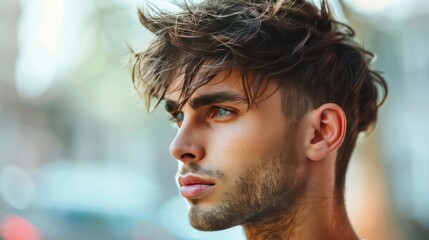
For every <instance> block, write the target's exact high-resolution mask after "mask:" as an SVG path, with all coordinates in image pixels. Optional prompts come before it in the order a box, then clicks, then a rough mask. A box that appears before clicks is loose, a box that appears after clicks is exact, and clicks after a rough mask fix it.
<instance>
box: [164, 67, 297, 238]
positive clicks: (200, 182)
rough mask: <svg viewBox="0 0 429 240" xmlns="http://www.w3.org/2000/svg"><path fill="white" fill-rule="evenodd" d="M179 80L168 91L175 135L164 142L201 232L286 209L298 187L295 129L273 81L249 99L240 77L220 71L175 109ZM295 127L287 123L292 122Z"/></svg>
mask: <svg viewBox="0 0 429 240" xmlns="http://www.w3.org/2000/svg"><path fill="white" fill-rule="evenodd" d="M181 84H182V81H181V79H180V78H179V79H176V80H175V81H174V82H173V83H172V84H171V86H170V87H169V88H168V90H167V94H166V109H167V111H169V112H170V113H171V114H172V115H173V117H174V118H175V120H176V123H177V126H178V133H177V136H176V137H175V139H174V140H173V142H172V143H171V146H170V153H171V155H172V156H173V157H174V158H175V159H177V160H178V162H179V170H178V173H177V181H178V185H179V188H180V193H181V195H182V196H183V197H184V198H185V199H186V200H187V201H188V202H189V204H190V211H189V220H190V222H191V224H192V226H193V227H195V228H197V229H200V230H221V229H225V228H229V227H232V226H235V225H240V224H246V223H251V222H254V221H260V220H263V219H265V218H268V217H275V216H276V214H280V212H282V213H283V214H284V212H285V211H288V210H290V209H291V208H292V206H293V205H294V204H295V203H296V202H297V200H298V196H299V195H300V194H301V193H302V191H303V186H304V177H303V176H304V172H303V171H304V170H303V166H302V165H303V164H302V160H300V159H302V157H301V156H300V151H299V150H300V144H299V142H300V137H299V136H300V131H301V130H300V129H299V124H298V125H297V126H295V125H292V124H290V122H289V121H288V119H287V118H286V117H285V116H284V114H283V112H282V104H281V97H282V96H281V95H282V94H281V93H280V91H279V90H277V87H276V86H275V85H274V84H273V83H267V88H266V89H265V88H264V87H263V88H262V89H264V90H265V91H261V92H258V93H256V94H257V95H256V96H258V100H257V105H248V103H247V99H246V95H245V92H244V89H243V86H242V81H241V76H240V75H239V74H238V73H237V72H233V73H232V74H231V75H230V76H228V77H227V78H225V77H224V76H223V74H219V75H218V76H217V77H215V78H214V79H213V80H212V81H211V82H209V83H208V84H206V85H204V86H202V87H200V88H199V89H197V90H196V92H195V93H193V95H192V96H191V98H190V99H189V100H188V101H187V102H186V103H185V105H184V106H183V107H182V108H181V109H178V108H177V106H178V102H179V101H180V99H179V95H180V90H181ZM292 126H294V127H292Z"/></svg>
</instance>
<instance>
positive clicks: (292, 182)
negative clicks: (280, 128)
mask: <svg viewBox="0 0 429 240" xmlns="http://www.w3.org/2000/svg"><path fill="white" fill-rule="evenodd" d="M294 136H295V135H293V136H292V134H290V133H289V135H286V136H285V142H282V143H279V145H278V146H276V147H274V148H273V149H270V151H267V152H266V153H265V154H264V156H262V157H260V159H259V160H258V161H257V164H256V166H249V167H248V168H247V170H246V171H244V173H243V174H242V175H241V176H239V177H237V178H236V180H235V181H234V184H233V187H231V189H229V190H228V191H226V192H225V193H224V194H223V197H222V199H221V200H220V201H219V203H218V204H216V205H215V206H205V205H204V204H200V203H199V200H194V201H193V202H192V204H191V209H190V211H189V221H190V223H191V225H192V226H193V227H194V228H196V229H199V230H202V231H217V230H223V229H227V228H231V227H234V226H237V225H242V224H245V223H254V222H259V221H264V220H265V219H269V218H273V217H276V215H279V214H282V215H284V214H287V212H288V211H289V210H290V209H291V208H292V207H293V206H294V205H295V204H296V203H297V202H298V200H299V196H300V195H301V193H302V192H303V185H304V180H303V174H302V171H301V170H300V168H299V163H298V160H297V158H296V157H297V154H296V150H295V147H294V145H293V144H292V143H294V140H295V139H294Z"/></svg>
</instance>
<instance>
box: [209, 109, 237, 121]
mask: <svg viewBox="0 0 429 240" xmlns="http://www.w3.org/2000/svg"><path fill="white" fill-rule="evenodd" d="M213 113H214V116H213V117H214V118H218V119H226V118H229V117H230V115H231V114H232V112H231V111H230V110H228V109H225V108H221V107H218V108H216V109H215V111H214V112H213Z"/></svg>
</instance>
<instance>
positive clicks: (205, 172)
mask: <svg viewBox="0 0 429 240" xmlns="http://www.w3.org/2000/svg"><path fill="white" fill-rule="evenodd" d="M187 173H193V174H197V175H202V176H210V177H214V178H219V179H223V178H225V175H224V174H223V173H222V172H221V171H219V170H210V169H204V168H202V167H201V166H200V165H198V164H195V163H190V164H189V165H182V167H181V168H180V169H179V171H178V174H180V175H185V174H187Z"/></svg>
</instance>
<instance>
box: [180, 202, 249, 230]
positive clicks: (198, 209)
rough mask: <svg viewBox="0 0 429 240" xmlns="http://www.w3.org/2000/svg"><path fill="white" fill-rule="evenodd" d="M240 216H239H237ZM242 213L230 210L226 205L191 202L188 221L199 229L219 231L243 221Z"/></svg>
mask: <svg viewBox="0 0 429 240" xmlns="http://www.w3.org/2000/svg"><path fill="white" fill-rule="evenodd" d="M239 216H240V217H239ZM242 216H243V214H242V213H241V212H240V213H239V212H236V211H234V210H231V209H230V208H229V207H228V206H223V205H218V206H207V205H202V204H198V203H196V204H194V203H192V204H191V208H190V210H189V222H190V224H191V225H192V227H193V228H195V229H198V230H200V231H220V230H225V229H228V228H232V227H235V226H237V225H240V224H242V223H243V218H242Z"/></svg>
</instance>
